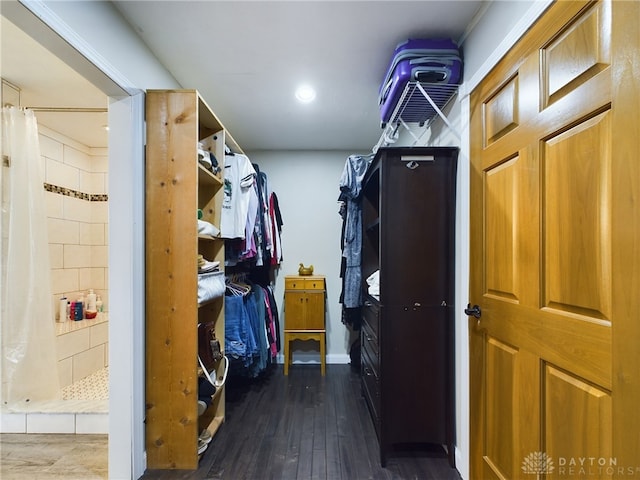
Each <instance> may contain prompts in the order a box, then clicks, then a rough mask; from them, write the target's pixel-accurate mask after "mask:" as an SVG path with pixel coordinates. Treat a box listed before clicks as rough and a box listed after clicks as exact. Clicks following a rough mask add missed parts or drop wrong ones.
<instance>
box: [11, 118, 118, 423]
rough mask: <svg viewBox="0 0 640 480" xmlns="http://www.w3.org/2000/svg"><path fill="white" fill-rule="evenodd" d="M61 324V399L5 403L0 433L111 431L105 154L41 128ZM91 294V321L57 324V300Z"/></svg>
mask: <svg viewBox="0 0 640 480" xmlns="http://www.w3.org/2000/svg"><path fill="white" fill-rule="evenodd" d="M39 139H40V152H41V162H42V172H43V173H44V185H43V188H44V189H45V190H46V192H45V202H46V205H47V229H48V235H49V252H50V264H51V278H50V282H51V292H52V298H51V302H52V305H53V310H52V311H53V312H54V313H55V316H56V318H52V319H51V321H52V322H55V324H56V333H57V337H56V347H57V359H58V362H57V365H56V366H52V367H53V369H52V373H53V372H55V373H56V374H57V375H58V376H59V379H60V386H61V389H62V392H61V395H62V398H63V400H55V401H49V402H33V404H32V405H30V406H29V407H27V408H24V409H22V411H13V410H11V409H7V407H6V406H4V405H3V411H2V416H1V417H2V419H1V428H0V431H2V432H5V433H8V432H11V433H108V364H109V358H108V338H109V335H108V325H109V321H108V320H109V313H108V311H109V292H108V275H109V270H108V205H109V203H108V197H107V185H108V184H107V182H108V155H107V150H106V149H104V148H89V147H86V146H84V145H82V144H79V143H77V142H75V141H74V140H72V139H70V138H67V137H65V136H63V135H60V134H58V133H57V132H55V131H53V130H50V129H48V128H46V127H43V126H40V125H39ZM89 289H93V290H94V292H95V293H96V294H97V295H100V297H101V299H102V301H103V305H104V312H102V313H99V314H98V316H97V318H95V319H91V320H82V321H72V320H68V319H66V318H63V319H62V320H61V319H60V318H58V315H59V311H60V308H59V305H60V298H61V297H63V296H65V297H67V298H68V299H69V300H76V299H77V298H78V297H79V296H80V295H85V296H86V294H87V291H88V290H89Z"/></svg>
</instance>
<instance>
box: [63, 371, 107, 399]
mask: <svg viewBox="0 0 640 480" xmlns="http://www.w3.org/2000/svg"><path fill="white" fill-rule="evenodd" d="M62 398H63V400H108V399H109V368H103V369H101V370H98V371H97V372H95V373H92V374H91V375H89V376H87V377H85V378H83V379H82V380H79V381H77V382H74V383H72V384H71V385H68V386H66V387H64V388H63V389H62Z"/></svg>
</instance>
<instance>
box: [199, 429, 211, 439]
mask: <svg viewBox="0 0 640 480" xmlns="http://www.w3.org/2000/svg"><path fill="white" fill-rule="evenodd" d="M212 438H213V437H212V436H211V432H210V431H209V430H208V429H206V428H205V429H204V430H202V432H201V433H200V436H199V437H198V440H200V441H201V442H204V443H209V442H210V441H211V439H212Z"/></svg>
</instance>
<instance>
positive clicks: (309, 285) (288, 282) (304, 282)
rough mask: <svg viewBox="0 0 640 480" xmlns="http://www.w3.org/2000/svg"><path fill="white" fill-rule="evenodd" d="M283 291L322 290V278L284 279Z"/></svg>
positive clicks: (292, 277) (291, 277)
mask: <svg viewBox="0 0 640 480" xmlns="http://www.w3.org/2000/svg"><path fill="white" fill-rule="evenodd" d="M284 288H285V290H324V277H320V276H313V277H302V276H301V277H294V276H290V277H285V279H284Z"/></svg>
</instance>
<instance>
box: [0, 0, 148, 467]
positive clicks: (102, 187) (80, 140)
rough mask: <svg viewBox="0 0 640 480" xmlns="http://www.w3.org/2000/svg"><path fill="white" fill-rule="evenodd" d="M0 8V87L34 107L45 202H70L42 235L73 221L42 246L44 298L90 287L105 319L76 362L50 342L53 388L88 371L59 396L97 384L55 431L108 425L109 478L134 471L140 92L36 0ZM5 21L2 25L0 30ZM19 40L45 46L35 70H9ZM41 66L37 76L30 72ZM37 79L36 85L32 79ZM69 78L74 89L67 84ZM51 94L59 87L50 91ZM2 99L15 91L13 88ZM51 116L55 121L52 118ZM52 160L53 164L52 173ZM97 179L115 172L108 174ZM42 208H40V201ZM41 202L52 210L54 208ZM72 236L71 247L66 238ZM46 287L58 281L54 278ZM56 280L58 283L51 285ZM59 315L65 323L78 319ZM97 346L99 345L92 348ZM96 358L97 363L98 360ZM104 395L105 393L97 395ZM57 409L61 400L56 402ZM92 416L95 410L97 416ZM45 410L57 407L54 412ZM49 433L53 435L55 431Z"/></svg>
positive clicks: (139, 318)
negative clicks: (93, 396) (48, 259)
mask: <svg viewBox="0 0 640 480" xmlns="http://www.w3.org/2000/svg"><path fill="white" fill-rule="evenodd" d="M0 13H1V14H2V22H3V25H2V37H3V38H2V49H3V52H2V53H3V55H2V61H3V64H2V67H3V69H2V74H3V79H5V80H7V81H8V82H9V84H8V85H7V86H8V88H9V89H10V90H18V89H19V90H20V96H19V97H20V101H19V105H20V106H23V107H35V108H33V110H36V117H37V118H38V120H39V122H38V123H39V129H40V130H41V134H40V137H41V139H42V137H43V133H44V134H45V136H46V137H47V138H45V139H44V143H46V145H43V146H42V147H41V149H42V150H43V152H42V155H43V157H47V158H43V163H44V166H45V169H46V173H45V175H46V174H47V173H48V174H49V176H48V177H46V178H45V189H47V192H46V193H47V195H53V196H55V198H53V199H51V200H52V201H51V202H49V203H51V204H54V206H55V205H57V204H60V205H66V204H68V203H71V204H75V207H74V206H71V207H68V206H67V208H66V209H65V208H64V206H63V207H62V208H61V209H60V210H61V211H62V215H64V212H65V210H66V212H67V213H69V212H71V213H70V215H71V217H72V218H55V219H54V220H48V221H49V223H50V224H53V226H51V225H50V226H49V231H50V232H51V231H53V232H54V235H50V237H52V236H53V237H55V236H56V235H61V236H63V237H64V235H66V234H67V233H68V232H67V231H66V230H64V229H62V230H63V231H62V232H60V231H59V230H56V228H57V227H60V226H61V225H62V224H63V223H64V224H65V225H66V224H67V223H65V222H72V223H73V222H76V223H77V232H78V233H77V235H75V233H74V236H77V240H75V238H74V239H72V240H71V242H70V243H64V242H65V241H66V240H68V238H63V239H62V241H61V242H60V243H58V244H56V245H55V246H52V247H51V250H52V252H53V253H52V258H53V257H55V258H56V259H54V260H53V261H52V267H53V268H54V269H57V270H60V271H58V272H54V273H53V274H52V282H51V283H52V284H53V289H52V298H51V302H52V303H54V299H57V297H58V296H59V294H62V293H64V294H69V295H71V296H75V295H76V294H78V295H79V294H80V293H84V294H85V295H86V291H88V290H89V289H90V288H93V289H94V291H96V292H98V293H101V296H102V297H103V298H102V299H103V304H104V311H103V312H101V313H102V315H101V317H102V318H103V319H108V321H106V322H100V324H99V325H91V327H92V328H93V327H97V328H95V330H96V331H92V332H91V333H83V339H82V340H86V339H88V342H89V345H88V348H87V350H92V351H91V352H90V353H86V352H80V355H81V357H80V359H79V360H76V361H74V359H72V358H69V357H68V356H64V355H66V354H67V353H68V350H67V348H68V347H69V344H72V348H76V347H77V345H76V343H77V342H76V339H73V340H71V341H63V342H62V346H60V343H61V342H60V341H59V339H57V343H58V349H57V350H58V352H59V353H58V358H59V360H61V361H63V363H64V365H62V366H61V368H62V370H61V373H60V377H61V385H62V386H67V385H66V384H67V383H69V379H71V380H74V379H75V380H80V379H79V378H74V367H76V368H75V370H76V374H77V375H76V376H78V377H80V376H81V377H83V379H91V377H92V376H93V380H94V381H90V382H89V383H91V385H87V384H84V385H79V386H77V387H78V388H75V387H73V388H71V390H72V393H70V395H80V396H82V395H83V393H87V390H86V388H87V387H91V388H93V390H94V391H93V392H91V393H96V392H97V393H99V395H101V396H102V397H101V399H100V400H99V403H100V407H99V408H100V411H99V412H94V411H92V410H91V409H92V408H94V407H93V406H91V405H90V404H89V406H88V407H87V402H85V399H79V400H78V402H80V404H81V406H80V408H79V410H80V411H79V412H75V411H66V412H65V413H69V414H72V415H73V416H74V418H73V419H72V420H71V423H72V424H73V425H74V428H78V427H77V426H78V425H81V426H80V427H79V430H77V429H76V430H69V428H70V427H69V426H67V425H65V426H63V430H64V433H91V432H97V433H100V432H108V434H109V438H108V443H109V453H108V455H109V459H108V464H109V471H110V474H111V475H114V476H115V477H118V478H128V477H135V478H137V477H138V476H140V475H141V474H142V472H143V471H144V459H143V446H144V443H143V442H144V439H143V434H144V432H143V424H142V419H143V411H144V400H143V399H144V396H143V394H144V380H143V374H144V370H143V365H144V357H143V351H144V349H143V348H142V346H143V343H144V338H143V334H142V332H143V328H142V324H143V319H144V306H143V305H140V303H135V302H133V301H132V295H137V296H138V297H143V292H144V268H143V265H142V260H137V258H140V257H143V256H142V255H138V254H136V255H134V252H138V253H139V252H141V251H142V250H143V247H142V238H143V232H142V228H136V225H140V226H142V225H144V221H143V204H144V203H143V202H144V199H143V197H142V195H138V194H137V193H136V192H138V193H139V192H142V191H143V188H142V187H141V185H143V181H142V179H143V176H142V168H143V141H142V125H143V114H142V112H143V110H142V104H143V100H142V97H143V96H142V94H140V92H138V91H134V90H125V89H124V88H122V87H120V86H119V84H118V83H117V81H116V80H113V79H112V78H118V79H119V78H120V77H119V74H118V73H117V72H116V71H114V70H113V68H112V67H111V66H109V65H107V66H106V67H98V66H96V65H102V63H104V62H103V59H101V58H99V57H98V55H97V54H96V53H95V52H94V51H93V49H91V48H90V47H89V46H88V45H87V44H86V43H84V41H83V40H82V39H80V38H79V37H77V34H75V32H74V31H73V30H72V29H71V28H70V27H69V26H68V25H66V24H65V23H64V22H62V21H61V20H60V18H58V17H57V16H56V15H55V13H53V12H52V11H51V10H50V9H49V8H47V7H46V6H44V5H43V4H40V3H37V4H35V3H34V4H30V5H29V6H28V7H27V6H25V5H23V4H21V3H19V2H2V8H1V10H0ZM5 25H7V26H8V27H7V28H5ZM9 33H12V34H15V35H17V36H18V37H16V39H12V40H11V41H9V40H7V41H5V35H8V34H9ZM27 44H28V45H27ZM72 45H74V46H75V47H74V46H72ZM23 47H29V48H38V49H40V52H39V54H43V55H45V57H43V61H42V63H40V64H38V62H36V64H37V67H38V68H39V69H40V73H39V74H37V75H33V74H29V72H25V71H21V68H22V69H24V68H27V67H26V66H25V62H24V58H29V59H30V61H34V60H33V59H34V58H38V57H35V56H33V55H32V54H31V52H29V53H23V55H24V56H23V57H22V62H18V64H17V66H16V67H15V68H14V67H13V66H11V65H10V64H9V60H10V58H11V55H10V54H9V53H10V52H9V51H8V50H9V49H11V48H13V49H16V50H17V49H21V48H23ZM62 59H64V62H63V60H62ZM44 65H55V69H46V68H45V67H44ZM9 67H11V68H9ZM43 71H46V72H47V75H42V72H43ZM88 79H90V80H88ZM54 81H55V82H59V83H58V84H56V83H55V82H54ZM42 82H45V83H44V85H43V84H42ZM47 82H48V83H47ZM52 82H53V83H52ZM81 84H82V87H80V86H79V85H81ZM16 87H17V88H16ZM38 89H42V90H43V91H45V92H48V93H49V94H50V95H51V98H48V97H47V96H34V97H30V92H33V91H37V90H38ZM70 91H72V93H75V97H73V96H72V97H69V96H68V94H69V92H70ZM61 93H63V94H67V96H66V97H65V96H64V95H62V96H60V95H59V94H61ZM13 98H16V97H15V95H14V96H13ZM96 98H97V100H96ZM11 103H13V104H14V105H15V103H16V102H15V100H13V101H12V102H11ZM43 107H52V108H50V109H44V108H43ZM38 111H39V112H38ZM38 115H39V116H40V117H41V118H40V117H38ZM82 115H84V116H85V118H83V119H81V120H80V121H79V122H77V123H80V124H81V125H82V128H83V130H82V131H80V133H79V134H75V133H73V131H72V129H71V126H72V124H73V123H74V122H73V121H70V120H69V119H73V116H82ZM52 116H58V118H53V119H52V118H51V117H52ZM92 116H93V117H99V120H97V122H95V123H96V124H97V125H98V127H99V129H100V131H99V132H98V137H101V138H102V139H103V140H95V138H98V137H90V136H89V135H87V134H88V133H89V130H90V129H89V124H92V123H94V122H93V119H92V118H91V117H92ZM46 117H49V118H46ZM40 125H42V126H41V127H40ZM107 126H110V127H111V128H110V130H109V133H108V135H107V132H106V130H105V127H107ZM89 138H94V139H93V140H89ZM52 139H53V141H51V140H52ZM107 139H108V140H107ZM41 143H42V140H41ZM44 150H46V152H45V151H44ZM56 152H61V155H65V154H68V156H67V158H66V159H65V158H62V157H61V158H62V160H61V161H58V160H55V161H57V162H58V164H55V163H52V162H50V160H51V158H50V157H55V156H56V155H57V153H56ZM55 167H58V169H57V170H55ZM73 175H77V177H78V182H77V184H76V185H77V188H73V187H74V185H65V184H64V182H65V181H67V179H68V178H69V177H72V176H73ZM109 177H111V178H112V179H120V180H119V181H118V182H115V183H114V182H109V181H108V178H109ZM60 183H62V184H60ZM47 184H49V185H50V187H49V188H47V187H48V185H47ZM85 190H86V191H85ZM69 199H71V201H70V202H68V200H69ZM47 207H48V209H49V210H52V208H51V207H52V205H47ZM74 208H75V210H74ZM53 210H54V216H55V215H57V214H58V213H59V211H58V210H56V209H53ZM114 212H117V215H114ZM58 240H60V238H58ZM74 240H75V241H76V242H77V245H74V244H73V243H72V242H73V241H74ZM56 255H59V256H56ZM60 259H61V260H60ZM65 261H66V265H65ZM65 266H66V267H69V269H70V270H75V272H73V271H72V272H62V273H61V271H62V270H66V268H64V267H65ZM56 267H57V268H56ZM74 274H75V279H73V275H74ZM69 278H72V280H69ZM56 284H59V285H61V286H59V287H56ZM56 288H58V289H61V290H60V291H57V290H56ZM55 303H57V302H55ZM56 310H58V309H56ZM51 321H52V322H53V321H54V319H53V318H52V319H51ZM60 323H62V322H60ZM65 323H67V324H68V325H70V326H73V327H76V326H77V323H78V322H65ZM57 326H59V325H58V324H57ZM66 334H68V332H67V333H65V335H66ZM84 337H86V338H84ZM113 338H117V339H118V342H112V341H111V342H110V341H109V339H113ZM65 340H68V339H67V338H65ZM82 340H81V342H82ZM96 342H97V343H98V345H97V344H96ZM95 347H98V348H95ZM98 350H99V351H100V352H101V353H102V356H101V357H100V353H99V352H98ZM135 352H140V353H135ZM61 355H63V356H64V358H61ZM101 362H102V368H99V367H100V363H101ZM89 364H90V365H91V368H93V369H94V370H95V371H93V372H87V371H84V372H83V371H82V369H83V368H85V370H86V367H87V366H88V365H89ZM57 367H58V366H56V365H53V366H51V370H52V371H55V372H56V373H57ZM94 367H95V368H94ZM104 367H108V368H106V369H105V368H104ZM107 372H108V375H107ZM85 373H88V374H87V375H85ZM107 378H109V380H108V385H104V384H102V386H101V385H100V384H101V382H104V381H105V380H106V379H107ZM71 383H73V382H71ZM94 387H95V388H94ZM83 390H84V391H83ZM106 392H108V398H105V393H106ZM64 395H67V393H65V394H64ZM61 396H62V395H61ZM50 408H52V409H53V410H49V411H50V413H52V414H53V413H59V412H55V411H54V410H55V409H56V408H58V407H56V406H55V405H51V406H50ZM63 408H65V409H66V410H68V409H69V407H68V405H66V406H64V407H63ZM72 409H73V407H72ZM15 413H16V414H17V413H18V412H15ZM40 413H42V412H40ZM100 413H104V414H106V415H102V418H98V417H100V415H99V414H100ZM82 414H94V418H92V419H85V420H86V421H84V420H81V421H80V422H78V420H77V418H78V417H79V416H80V415H82ZM25 415H26V414H25ZM7 418H8V417H7V416H6V415H3V431H17V430H16V429H15V424H12V425H8V424H7ZM12 418H14V419H16V418H18V417H12ZM57 418H62V416H60V415H58V417H57ZM136 419H137V420H138V421H137V420H136ZM83 421H84V423H83ZM22 423H23V424H24V425H25V429H26V430H29V429H31V431H33V428H32V427H29V424H28V423H27V420H26V416H25V419H24V421H23V422H22ZM31 425H32V424H31ZM82 425H84V426H82ZM115 426H117V429H116V428H115ZM5 427H7V428H8V430H7V429H6V428H5ZM49 431H50V432H52V433H53V432H54V431H55V429H49Z"/></svg>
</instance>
